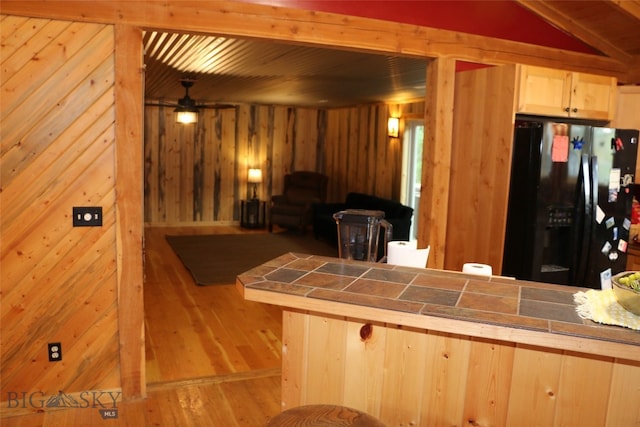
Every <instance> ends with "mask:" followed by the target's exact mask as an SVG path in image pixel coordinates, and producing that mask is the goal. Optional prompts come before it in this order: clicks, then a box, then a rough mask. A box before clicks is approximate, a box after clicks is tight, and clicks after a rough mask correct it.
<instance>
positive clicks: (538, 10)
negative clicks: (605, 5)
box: [516, 0, 632, 64]
mask: <svg viewBox="0 0 640 427" xmlns="http://www.w3.org/2000/svg"><path fill="white" fill-rule="evenodd" d="M516 1H517V2H518V3H520V4H521V5H522V6H523V7H525V8H526V9H528V10H530V11H531V12H533V13H535V14H536V15H539V16H540V17H541V18H543V19H544V20H545V21H547V22H549V23H550V24H552V25H555V26H556V27H558V28H560V29H561V30H564V31H566V32H567V33H569V34H571V35H573V36H574V37H577V38H578V39H580V40H581V41H582V42H584V43H586V44H587V45H589V46H591V47H593V48H595V49H597V50H599V51H600V52H602V53H604V54H605V55H607V56H610V57H612V58H615V59H617V60H619V61H621V62H624V63H627V64H628V63H630V62H631V61H632V56H631V55H629V54H628V53H627V52H625V51H623V50H622V49H620V48H618V46H616V45H614V44H611V43H609V42H608V41H607V40H605V39H603V38H602V37H600V36H599V35H598V34H597V33H594V32H592V31H591V30H590V29H589V28H585V27H583V26H581V25H578V24H577V23H576V22H574V20H573V19H571V17H570V16H567V15H565V14H564V13H562V12H560V11H559V10H557V9H556V8H554V7H553V2H550V1H547V0H516Z"/></svg>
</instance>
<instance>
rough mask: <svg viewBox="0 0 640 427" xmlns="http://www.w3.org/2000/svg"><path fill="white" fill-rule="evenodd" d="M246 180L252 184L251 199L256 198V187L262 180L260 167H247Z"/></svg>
mask: <svg viewBox="0 0 640 427" xmlns="http://www.w3.org/2000/svg"><path fill="white" fill-rule="evenodd" d="M248 181H249V183H250V184H253V199H254V200H256V199H257V198H258V196H257V194H256V190H257V188H258V184H259V183H261V182H262V169H255V168H251V169H249V179H248Z"/></svg>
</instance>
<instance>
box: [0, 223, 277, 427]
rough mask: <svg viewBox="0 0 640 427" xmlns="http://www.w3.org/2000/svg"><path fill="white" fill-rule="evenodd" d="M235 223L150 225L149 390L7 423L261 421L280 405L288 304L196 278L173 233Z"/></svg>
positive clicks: (222, 229)
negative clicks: (108, 412)
mask: <svg viewBox="0 0 640 427" xmlns="http://www.w3.org/2000/svg"><path fill="white" fill-rule="evenodd" d="M246 232H264V231H246V230H242V229H240V228H239V227H235V226H228V227H227V226H212V227H193V228H191V227H177V228H176V227H172V228H165V227H162V228H159V227H158V228H147V229H146V232H145V245H146V249H145V252H146V257H145V288H144V294H145V334H146V368H147V387H148V389H147V391H148V397H147V398H146V399H142V400H139V401H128V402H118V405H117V409H118V417H117V418H116V419H108V420H103V418H102V415H101V414H100V412H99V410H98V409H97V408H80V409H65V410H58V411H47V412H45V413H37V414H31V415H25V416H19V417H11V418H4V419H2V425H3V426H4V425H6V426H16V427H22V426H67V425H74V426H85V425H86V426H88V425H103V424H102V423H105V424H104V425H105V426H110V427H111V426H224V427H227V426H263V425H265V423H266V422H267V421H268V420H269V419H270V418H271V417H273V416H274V415H276V414H278V413H279V412H280V367H281V349H282V310H281V309H280V308H279V307H275V306H270V305H266V304H258V303H253V302H248V301H244V300H243V299H242V298H241V297H240V295H239V294H238V292H237V291H236V289H235V286H234V284H229V285H214V286H197V285H195V284H194V282H193V279H192V278H191V275H190V274H189V272H188V271H187V270H186V269H185V267H184V266H183V265H182V263H181V261H180V260H179V259H178V258H177V256H176V255H175V253H174V252H173V250H172V249H171V247H170V246H169V245H168V243H167V241H166V239H165V237H164V236H165V235H166V234H213V233H220V234H231V233H246Z"/></svg>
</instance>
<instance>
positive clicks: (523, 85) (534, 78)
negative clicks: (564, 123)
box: [518, 65, 572, 117]
mask: <svg viewBox="0 0 640 427" xmlns="http://www.w3.org/2000/svg"><path fill="white" fill-rule="evenodd" d="M571 74H572V73H571V72H569V71H563V70H554V69H550V68H543V67H533V66H529V65H526V66H524V65H523V66H521V67H520V94H519V97H518V113H527V114H536V115H541V116H555V117H568V116H569V112H568V111H567V108H569V104H570V102H571Z"/></svg>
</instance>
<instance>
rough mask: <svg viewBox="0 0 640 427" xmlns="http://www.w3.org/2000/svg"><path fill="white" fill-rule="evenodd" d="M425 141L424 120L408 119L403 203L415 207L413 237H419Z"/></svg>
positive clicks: (403, 154) (405, 137) (403, 148)
mask: <svg viewBox="0 0 640 427" xmlns="http://www.w3.org/2000/svg"><path fill="white" fill-rule="evenodd" d="M423 141H424V121H423V120H422V119H406V120H405V124H404V133H403V140H402V200H401V201H402V203H404V204H405V205H407V206H411V207H412V208H413V218H412V220H411V232H410V234H409V236H410V238H411V239H417V238H418V237H417V236H418V224H417V223H418V206H419V205H420V188H421V186H422V182H421V180H422V143H423Z"/></svg>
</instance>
